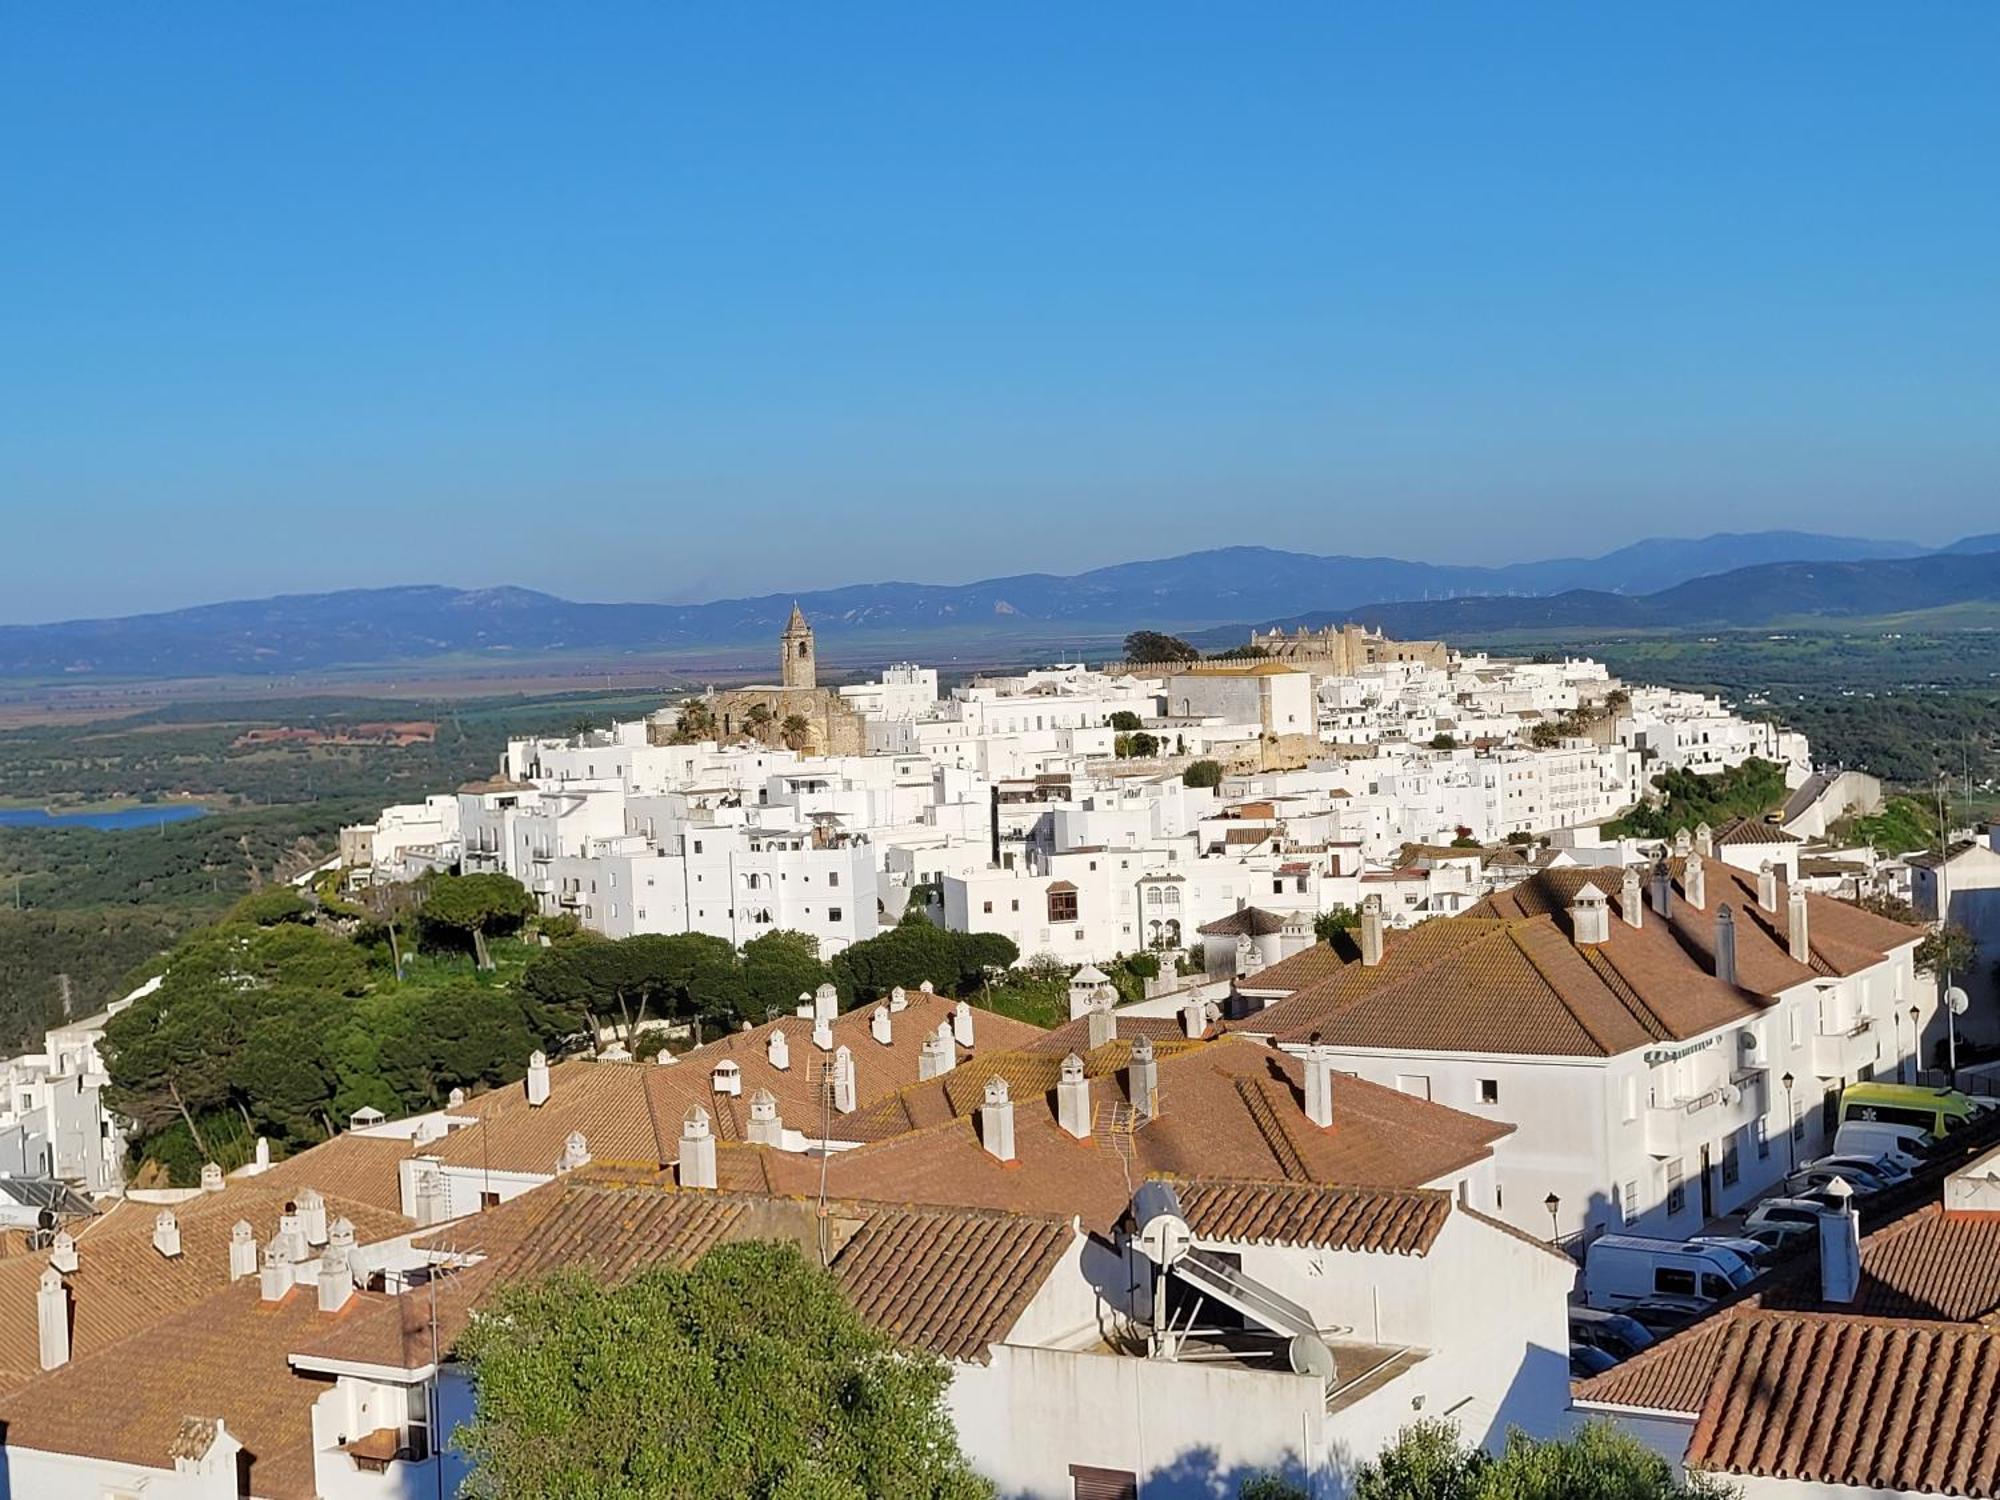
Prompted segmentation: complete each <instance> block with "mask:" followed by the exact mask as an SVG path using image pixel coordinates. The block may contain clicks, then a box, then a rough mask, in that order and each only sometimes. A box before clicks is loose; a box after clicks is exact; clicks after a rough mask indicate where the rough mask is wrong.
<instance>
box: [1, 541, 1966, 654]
mask: <svg viewBox="0 0 2000 1500" xmlns="http://www.w3.org/2000/svg"><path fill="white" fill-rule="evenodd" d="M1961 545H1962V544H1961ZM1918 551H1919V549H1917V548H1915V547H1913V546H1912V545H1911V544H1909V543H1903V542H1877V541H1869V540H1865V539H1859V538H1852V537H1830V536H1818V535H1813V534H1809V533H1798V532H1760V533H1751V534H1747V535H1728V534H1725V535H1718V536H1712V537H1705V538H1700V539H1694V540H1682V539H1673V538H1657V539H1652V540H1648V541H1642V542H1637V543H1634V544H1632V545H1630V546H1627V547H1621V548H1619V549H1617V550H1616V551H1614V552H1610V553H1607V554H1605V555H1604V556H1603V557H1599V558H1555V559H1549V560H1545V561H1540V562H1529V563H1517V564H1511V565H1508V566H1504V567H1493V568H1479V567H1462V566H1454V565H1445V564H1432V563H1419V562H1409V561H1406V560H1403V559H1399V558H1387V557H1344V556H1331V557H1322V556H1315V555H1312V554H1307V553H1298V552H1287V551H1282V550H1279V549H1275V548H1268V547H1250V546H1244V547H1226V548H1219V549H1214V550H1209V551H1203V552H1195V553H1189V554H1185V555H1183V556H1179V557H1170V558H1161V559H1155V560H1150V561H1143V562H1129V563H1118V564H1114V565H1111V566H1108V567H1102V568H1094V569H1091V570H1089V571H1087V572H1083V573H1079V574H1076V575H1073V576H1068V577H1064V576H1059V575H1055V574H1047V573H1026V574H1017V575H1013V576H1009V577H1004V578H991V579H984V580H980V581H977V582H973V583H967V584H920V583H903V582H886V583H868V584H854V585H849V586H847V587H843V588H836V589H826V590H819V591H812V592H804V593H800V594H797V595H794V594H791V593H779V594H767V595H762V596H759V597H756V598H744V599H722V600H717V601H714V602H711V603H705V604H644V603H636V604H596V603H579V602H575V601H571V600H566V599H560V598H557V597H555V596H554V595H551V594H545V593H540V592H537V591H535V590H532V589H524V588H515V587H499V588H489V589H453V588H445V587H441V586H434V585H416V586H406V587H392V588H378V589H353V590H344V591H340V592H335V593H325V594H295V595H284V596H279V597H275V598H270V599H256V600H238V601H232V602H227V603H220V604H208V605H200V606H196V607H194V608H190V609H181V610H173V611H168V612H165V613H159V614H150V615H134V616H127V617H124V618H119V619H103V620H78V621H69V622H64V623H58V624H50V625H14V626H0V676H5V677H56V676H74V675H75V674H79V673H89V674H106V675H116V676H137V677H162V676H189V675H204V674H213V673H226V674H236V673H264V672H268V673H274V674H275V673H286V672H297V671H314V670H323V669H327V668H331V667H338V666H353V665H372V664H388V663H397V662H408V661H419V660H425V659H429V658H437V657H446V656H465V655H474V656H479V657H484V658H488V659H493V658H502V659H504V657H505V656H507V655H510V654H515V655H521V656H529V655H540V654H546V653H554V652H563V651H576V652H599V653H623V652H645V651H663V650H674V649H685V648H696V647H710V646H734V645H752V644H759V643H762V642H765V641H766V640H768V639H770V638H774V637H775V636H776V635H777V633H778V631H779V630H780V629H781V628H782V626H783V623H784V620H785V618H786V616H787V614H788V613H789V612H790V610H791V606H792V601H793V599H794V598H796V599H797V600H798V601H799V603H800V604H801V605H802V606H803V607H804V608H805V610H806V613H807V614H808V615H809V616H811V617H812V619H813V621H814V624H815V625H816V626H817V627H818V628H819V629H820V630H821V631H822V632H823V633H824V634H825V635H826V636H827V637H828V638H829V639H833V640H838V639H839V638H840V637H842V636H844V635H846V636H855V637H864V636H873V637H877V638H888V637H894V636H898V635H901V636H909V637H918V636H921V635H923V634H924V633H926V632H934V631H939V630H946V629H952V630H958V631H963V632H969V633H971V634H974V635H980V636H986V637H989V638H992V639H996V640H998V639H1006V638H1008V637H1023V638H1025V637H1038V638H1042V639H1048V638H1051V637H1060V636H1061V635H1063V634H1065V633H1067V632H1070V631H1074V632H1075V633H1076V634H1077V635H1079V636H1087V637H1089V638H1093V639H1102V638H1104V637H1107V636H1115V635H1117V634H1119V633H1121V632H1123V631H1124V630H1127V629H1131V628H1134V627H1137V626H1151V627H1155V628H1160V629H1169V630H1183V631H1199V630H1202V629H1203V628H1205V627H1218V626H1225V625H1227V626H1228V628H1229V629H1231V630H1234V631H1237V632H1238V633H1239V634H1240V626H1239V625H1238V623H1237V622H1241V621H1245V620H1250V619H1263V620H1279V619H1283V620H1297V619H1300V618H1310V619H1312V620H1314V621H1325V620H1330V619H1333V618H1342V619H1345V618H1353V617H1356V616H1357V615H1361V616H1363V617H1366V618H1370V619H1371V620H1379V621H1382V622H1384V623H1388V622H1391V621H1395V622H1398V623H1396V624H1395V626H1394V628H1396V629H1398V630H1399V631H1401V632H1402V633H1405V634H1425V633H1431V634H1436V633H1443V634H1447V635H1448V634H1449V633H1450V622H1452V621H1455V620H1465V621H1470V620H1479V621H1485V620H1488V619H1495V620H1513V619H1525V618H1531V617H1532V618H1536V619H1538V620H1541V621H1543V622H1545V623H1550V624H1569V623H1592V624H1596V623H1614V622H1617V621H1619V620H1622V619H1624V618H1626V617H1628V616H1630V617H1631V618H1633V619H1635V620H1637V619H1640V618H1644V619H1648V620H1650V619H1652V618H1653V617H1654V616H1655V615H1656V614H1657V613H1658V612H1659V611H1662V610H1671V609H1675V608H1677V607H1678V608H1680V609H1682V610H1684V611H1693V612H1695V613H1697V614H1698V613H1700V612H1701V611H1705V610H1710V609H1711V608H1712V607H1713V606H1711V605H1710V604H1708V603H1705V602H1703V600H1704V599H1705V598H1706V596H1705V595H1703V594H1701V593H1700V591H1699V590H1697V593H1696V594H1695V595H1692V596H1689V597H1687V598H1685V599H1682V600H1680V601H1678V605H1677V604H1676V601H1674V600H1672V599H1665V600H1662V598H1661V593H1662V591H1666V592H1667V593H1669V594H1671V592H1672V591H1673V590H1674V589H1676V588H1691V587H1695V586H1696V585H1700V584H1703V583H1713V582H1714V580H1713V579H1712V578H1706V577H1704V576H1703V575H1706V574H1715V573H1718V572H1720V571H1721V570H1724V569H1737V570H1738V571H1741V567H1740V565H1741V564H1742V563H1743V562H1744V561H1745V560H1746V559H1749V560H1752V561H1758V560H1761V559H1764V558H1766V557H1768V556H1769V555H1771V554H1772V553H1774V552H1775V553H1778V554H1780V555H1783V556H1785V557H1786V558H1787V559H1788V560H1787V561H1786V562H1784V563H1782V564H1778V565H1776V566H1780V567H1782V568H1786V569H1807V570H1809V571H1808V572H1806V573H1803V574H1793V573H1786V574H1782V575H1774V576H1773V580H1772V582H1771V584H1770V587H1772V588H1777V589H1780V590H1782V591H1783V592H1784V593H1785V594H1786V597H1788V598H1791V599H1794V600H1796V601H1799V607H1800V608H1802V609H1806V610H1808V611H1811V610H1814V609H1819V608H1832V609H1834V610H1835V611H1836V612H1840V611H1845V612H1850V613H1859V612H1867V610H1868V609H1872V608H1878V607H1879V608H1883V609H1889V608H1913V607H1921V606H1919V605H1915V604H1887V605H1880V606H1872V605H1871V606H1866V607H1864V606H1862V605H1860V604H1852V603H1839V604H1835V605H1824V604H1821V605H1815V604H1814V603H1813V602H1812V601H1813V600H1814V599H1817V598H1819V597H1820V596H1821V595H1827V596H1828V597H1831V596H1832V595H1834V594H1840V595H1841V597H1842V598H1843V599H1844V598H1847V597H1848V596H1850V595H1851V596H1854V597H1856V598H1858V597H1859V596H1860V595H1865V594H1869V593H1870V592H1871V591H1872V590H1877V589H1879V590H1880V591H1882V592H1883V594H1884V596H1885V597H1894V598H1896V599H1905V598H1917V597H1928V596H1929V594H1930V593H1932V592H1935V587H1936V580H1934V579H1931V578H1930V575H1928V574H1926V575H1924V579H1922V580H1919V579H1915V578H1912V579H1907V580H1904V581H1902V582H1901V583H1892V581H1891V579H1892V577H1893V576H1897V575H1887V574H1885V575H1882V576H1881V577H1880V578H1879V579H1875V578H1874V575H1871V574H1868V573H1867V572H1865V571H1864V572H1862V573H1857V574H1852V575H1851V576H1850V575H1849V574H1848V573H1846V572H1843V571H1842V570H1844V569H1854V568H1860V569H1863V570H1866V569H1869V568H1873V567H1877V566H1881V567H1889V568H1894V567H1897V566H1902V565H1908V564H1911V563H1922V562H1930V561H1933V560H1935V559H1938V558H1944V557H1948V556H1950V555H1951V554H1950V553H1949V552H1947V553H1939V554H1930V555H1929V556H1925V557H1913V556H1912V554H1915V553H1917V552H1918ZM1798 559H1804V560H1802V561H1801V560H1798ZM1960 560H1961V561H1963V560H1965V559H1962V558H1961V559H1960ZM1766 566H1770V564H1766ZM1815 569H1816V570H1819V571H1817V572H1813V571H1810V570H1815ZM1749 571H1753V572H1754V571H1756V569H1754V568H1753V569H1750V570H1749ZM1974 571H1975V572H1976V571H1977V570H1976V569H1975V570H1974ZM1723 576H1725V577H1727V576H1731V575H1729V574H1727V573H1724V574H1723ZM1871 579H1872V580H1873V581H1871ZM1926 580H1927V581H1926ZM1966 586H1967V587H1970V586H1971V585H1966ZM1982 586H1983V585H1982ZM1731 587H1740V585H1732V586H1731ZM1843 590H1844V591H1845V592H1844V593H1843V592H1842V591H1843ZM1621 591H1624V592H1621ZM1727 592H1728V589H1725V590H1724V593H1725V594H1726V593H1727ZM1510 594H1511V595H1515V596H1520V595H1526V596H1531V597H1506V596H1508V595H1510ZM1426 595H1428V596H1431V599H1430V602H1428V603H1426V602H1424V596H1426ZM1440 595H1444V596H1462V595H1479V596H1481V597H1478V598H1458V599H1439V598H1437V596H1440ZM1494 596H1500V597H1494ZM1961 597H1982V598H1983V597H1987V595H1985V594H1977V595H1961ZM1382 600H1404V601H1416V602H1413V603H1401V604H1382V603H1377V602H1373V601H1382ZM1732 607H1733V606H1732ZM1432 620H1435V621H1438V622H1442V623H1439V624H1436V625H1434V626H1432V625H1427V626H1424V627H1422V628H1418V627H1417V626H1416V625H1415V624H1414V623H1412V622H1416V621H1432ZM1461 628H1465V627H1461ZM1471 628H1499V627H1498V626H1492V625H1485V624H1481V625H1478V626H1475V627H1471ZM1234 638H1235V637H1232V639H1234Z"/></svg>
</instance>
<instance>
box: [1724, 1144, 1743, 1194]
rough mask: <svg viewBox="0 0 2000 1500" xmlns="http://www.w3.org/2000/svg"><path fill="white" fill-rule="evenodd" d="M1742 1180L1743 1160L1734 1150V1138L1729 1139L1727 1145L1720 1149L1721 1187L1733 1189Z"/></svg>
mask: <svg viewBox="0 0 2000 1500" xmlns="http://www.w3.org/2000/svg"><path fill="white" fill-rule="evenodd" d="M1742 1178H1743V1158H1742V1156H1741V1154H1740V1153H1739V1152H1738V1151H1737V1149H1736V1138H1735V1137H1734V1136H1731V1137H1730V1140H1729V1144H1728V1145H1727V1146H1724V1147H1723V1148H1722V1185H1723V1186H1724V1187H1735V1186H1736V1184H1737V1183H1738V1182H1740V1181H1741V1180H1742Z"/></svg>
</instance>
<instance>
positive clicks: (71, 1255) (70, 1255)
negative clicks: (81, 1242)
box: [49, 1229, 77, 1276]
mask: <svg viewBox="0 0 2000 1500" xmlns="http://www.w3.org/2000/svg"><path fill="white" fill-rule="evenodd" d="M49 1264H50V1265H52V1266H54V1267H55V1268H56V1269H57V1270H58V1271H60V1272H62V1273H63V1275H65V1276H73V1275H75V1274H76V1266H77V1259H76V1236H75V1235H73V1234H71V1233H70V1232H69V1231H68V1230H67V1229H58V1230H57V1231H56V1240H55V1244H54V1245H52V1246H50V1248H49Z"/></svg>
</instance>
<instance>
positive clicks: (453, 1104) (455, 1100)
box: [444, 1089, 465, 1109]
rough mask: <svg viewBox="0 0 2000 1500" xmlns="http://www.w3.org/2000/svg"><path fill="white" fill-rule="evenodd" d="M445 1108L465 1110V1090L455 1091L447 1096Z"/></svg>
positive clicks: (445, 1097)
mask: <svg viewBox="0 0 2000 1500" xmlns="http://www.w3.org/2000/svg"><path fill="white" fill-rule="evenodd" d="M444 1107H445V1108H446V1109H464V1108H465V1090H464V1089H453V1090H452V1091H451V1092H450V1093H449V1094H446V1095H445V1096H444Z"/></svg>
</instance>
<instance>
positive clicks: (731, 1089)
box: [708, 1057, 743, 1099]
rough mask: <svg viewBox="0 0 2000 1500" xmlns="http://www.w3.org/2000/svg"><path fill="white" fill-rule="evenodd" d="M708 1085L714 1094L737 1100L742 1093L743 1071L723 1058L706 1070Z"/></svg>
mask: <svg viewBox="0 0 2000 1500" xmlns="http://www.w3.org/2000/svg"><path fill="white" fill-rule="evenodd" d="M708 1083H709V1087H710V1088H712V1089H714V1090H715V1092H716V1093H718V1094H727V1095H728V1096H729V1097H730V1098H732V1099H734V1098H737V1097H738V1096H740V1095H741V1094H742V1092H743V1070H742V1069H741V1068H739V1067H737V1066H736V1064H735V1063H733V1062H731V1061H730V1060H729V1059H728V1058H726V1057H725V1058H724V1059H723V1060H722V1061H721V1062H719V1063H717V1064H716V1065H715V1066H714V1067H712V1068H710V1069H709V1070H708Z"/></svg>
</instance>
